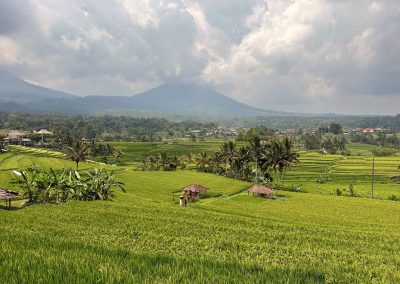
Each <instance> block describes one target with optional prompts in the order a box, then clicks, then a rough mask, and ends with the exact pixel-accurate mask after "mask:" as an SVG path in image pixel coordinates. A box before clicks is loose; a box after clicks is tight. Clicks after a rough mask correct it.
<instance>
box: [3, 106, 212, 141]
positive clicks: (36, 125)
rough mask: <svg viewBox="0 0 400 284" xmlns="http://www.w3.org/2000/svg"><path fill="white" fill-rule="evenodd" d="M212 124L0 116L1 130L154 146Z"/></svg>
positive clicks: (161, 119) (157, 119)
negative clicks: (35, 132)
mask: <svg viewBox="0 0 400 284" xmlns="http://www.w3.org/2000/svg"><path fill="white" fill-rule="evenodd" d="M215 127H217V125H216V124H215V123H212V122H210V123H203V122H198V121H169V120H167V119H163V118H137V117H131V116H110V115H105V116H80V115H78V116H66V115H60V114H29V113H7V112H0V129H16V130H39V129H42V128H45V129H48V130H50V131H52V132H54V133H55V134H56V135H57V137H59V138H60V139H62V140H65V139H64V138H65V137H68V136H70V137H72V138H74V139H82V138H85V139H87V140H93V139H97V140H104V141H140V142H157V141H161V140H162V138H163V137H175V136H177V137H178V136H184V135H187V134H188V133H190V131H191V130H198V129H212V128H215Z"/></svg>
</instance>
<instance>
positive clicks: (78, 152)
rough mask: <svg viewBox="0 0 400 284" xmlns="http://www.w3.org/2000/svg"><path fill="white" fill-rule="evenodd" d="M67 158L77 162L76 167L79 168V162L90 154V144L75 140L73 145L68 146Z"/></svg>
mask: <svg viewBox="0 0 400 284" xmlns="http://www.w3.org/2000/svg"><path fill="white" fill-rule="evenodd" d="M66 149H67V158H68V159H69V160H71V161H74V162H75V163H76V169H77V170H78V168H79V162H80V161H85V160H86V159H87V157H88V156H89V154H90V146H89V145H87V144H86V143H85V142H84V141H82V140H75V141H73V142H72V145H71V146H67V148H66Z"/></svg>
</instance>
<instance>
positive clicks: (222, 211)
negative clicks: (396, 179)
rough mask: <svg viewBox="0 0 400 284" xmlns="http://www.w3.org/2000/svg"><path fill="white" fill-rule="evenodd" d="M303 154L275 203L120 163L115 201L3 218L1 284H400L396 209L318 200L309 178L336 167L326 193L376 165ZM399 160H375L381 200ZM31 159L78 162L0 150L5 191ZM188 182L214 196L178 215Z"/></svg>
mask: <svg viewBox="0 0 400 284" xmlns="http://www.w3.org/2000/svg"><path fill="white" fill-rule="evenodd" d="M20 150H21V149H20ZM22 150H24V149H22ZM301 158H302V163H301V164H300V165H299V166H298V167H296V168H294V169H293V170H291V171H290V172H289V173H288V181H287V183H288V184H290V183H291V181H292V182H294V181H296V182H297V183H299V182H303V183H304V186H303V187H302V192H300V193H296V192H288V191H281V192H280V193H279V194H280V197H278V198H277V199H275V200H265V199H261V198H256V197H253V196H248V195H247V193H246V192H245V189H246V188H247V187H248V186H249V185H250V184H249V183H246V182H242V181H238V180H232V179H228V178H225V177H221V176H215V175H211V174H204V173H197V172H195V171H177V172H138V171H135V170H134V167H131V166H128V165H125V166H124V167H113V168H116V169H119V171H118V172H117V174H116V175H117V177H118V179H119V180H121V181H123V182H124V183H125V189H126V191H127V193H120V192H117V198H116V199H115V200H113V201H96V202H79V201H71V202H68V203H66V204H62V205H58V206H57V205H49V204H48V205H35V206H30V207H27V208H24V209H21V210H12V211H7V210H0V226H1V230H0V282H1V283H138V282H145V283H146V282H147V283H154V282H162V283H182V282H190V283H209V282H214V283H227V282H230V283H232V282H234V283H399V282H400V270H399V269H398V267H400V254H399V253H398V252H399V251H400V223H399V222H398V216H399V214H400V202H393V201H389V200H383V199H382V200H377V199H375V200H372V199H367V198H350V197H347V196H334V195H327V194H319V193H318V190H317V189H314V183H315V184H316V182H315V181H314V180H311V179H310V180H308V181H307V178H309V177H312V178H313V179H315V178H316V176H317V175H318V174H319V173H320V172H321V170H323V171H324V170H326V169H329V170H330V171H331V172H330V179H331V180H329V181H328V182H327V183H325V184H322V185H321V186H323V187H325V186H326V188H327V189H325V188H324V190H326V191H328V190H329V187H332V188H333V187H335V186H345V185H346V184H347V183H348V182H349V181H350V180H352V178H353V176H354V175H356V174H357V173H360V175H359V177H357V178H358V182H359V183H360V184H361V183H362V182H364V181H363V179H362V176H364V171H366V172H367V171H368V159H370V158H369V157H357V156H356V157H351V158H354V159H356V160H354V161H352V162H349V158H347V159H344V158H343V157H340V156H336V155H327V156H322V155H319V154H316V153H302V155H301ZM365 158H367V162H366V163H365V165H364V167H361V168H357V169H355V170H352V167H353V166H354V165H353V164H354V163H356V164H357V165H358V163H359V162H360V163H361V162H362V161H363V160H362V159H365ZM358 159H359V160H358ZM364 161H366V160H364ZM396 161H399V159H398V157H396V156H393V157H388V158H387V157H385V158H382V160H380V161H379V160H377V165H378V166H377V167H378V168H379V169H382V177H381V178H378V180H382V188H381V189H379V187H378V188H377V191H378V192H380V191H382V192H384V193H379V194H380V195H384V194H389V193H390V192H396V193H397V192H398V191H399V185H393V188H389V185H388V184H387V183H383V181H384V179H385V178H384V176H385V174H386V172H385V171H384V169H386V168H387V169H388V170H389V171H392V164H393V165H394V164H396ZM32 162H35V163H36V164H38V165H39V166H42V167H50V166H51V167H54V166H57V167H62V166H64V165H66V166H73V164H71V163H70V162H68V161H65V160H63V159H60V158H56V157H50V156H49V155H47V154H46V153H41V154H40V155H37V154H35V153H29V152H28V151H26V150H25V151H15V152H14V153H9V154H3V155H1V156H0V165H1V166H0V173H1V177H2V178H1V180H0V185H1V186H7V182H8V180H9V177H8V176H7V174H8V175H9V170H10V169H13V168H17V167H26V166H29V165H30V164H31V163H32ZM353 162H354V163H353ZM84 165H85V167H93V166H98V165H96V164H93V163H87V164H85V163H82V168H83V167H84ZM348 166H350V169H348ZM349 171H350V172H349ZM393 171H395V170H393ZM6 173H7V174H6ZM378 173H379V170H378ZM336 175H337V176H338V177H339V176H340V177H341V180H340V181H339V183H335V181H334V180H333V179H334V178H335V176H336ZM298 179H303V180H300V181H298ZM191 183H200V184H202V185H204V186H207V187H209V188H210V197H209V198H205V199H202V200H201V201H200V202H198V203H196V204H190V205H189V206H188V207H187V208H180V207H179V206H178V199H177V195H178V194H179V191H180V189H181V188H182V187H184V186H185V185H188V184H191ZM365 184H368V181H365ZM358 187H359V184H357V185H356V188H358ZM303 188H304V190H303ZM305 191H307V192H308V193H304V192H305Z"/></svg>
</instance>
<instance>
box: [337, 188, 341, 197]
mask: <svg viewBox="0 0 400 284" xmlns="http://www.w3.org/2000/svg"><path fill="white" fill-rule="evenodd" d="M336 195H337V196H341V195H342V191H341V190H340V188H336Z"/></svg>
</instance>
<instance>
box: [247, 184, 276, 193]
mask: <svg viewBox="0 0 400 284" xmlns="http://www.w3.org/2000/svg"><path fill="white" fill-rule="evenodd" d="M248 191H249V192H251V193H256V194H273V193H274V190H273V189H272V188H269V187H266V186H263V185H259V184H255V185H253V186H252V187H250V188H249V189H248Z"/></svg>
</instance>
